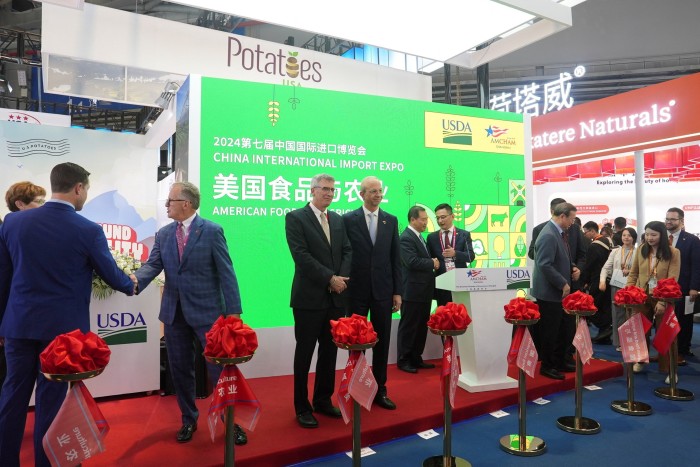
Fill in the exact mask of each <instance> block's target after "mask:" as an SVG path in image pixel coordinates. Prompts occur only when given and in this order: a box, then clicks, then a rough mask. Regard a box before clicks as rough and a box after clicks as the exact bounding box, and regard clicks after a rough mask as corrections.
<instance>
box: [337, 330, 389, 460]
mask: <svg viewBox="0 0 700 467" xmlns="http://www.w3.org/2000/svg"><path fill="white" fill-rule="evenodd" d="M377 342H379V341H378V340H375V341H374V342H369V343H367V344H344V343H342V342H335V341H334V343H335V345H336V347H338V348H339V349H344V350H348V351H349V354H348V362H350V361H353V362H357V360H358V359H359V356H360V353H362V352H363V351H365V350H367V349H371V348H372V347H374V346H375V345H377ZM360 416H361V415H360V403H359V402H357V401H356V400H355V399H354V398H353V399H352V465H353V467H359V466H360V465H362V425H361V420H360Z"/></svg>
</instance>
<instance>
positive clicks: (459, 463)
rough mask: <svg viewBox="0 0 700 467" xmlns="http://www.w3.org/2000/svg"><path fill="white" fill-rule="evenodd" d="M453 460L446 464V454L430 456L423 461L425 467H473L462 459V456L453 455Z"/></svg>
mask: <svg viewBox="0 0 700 467" xmlns="http://www.w3.org/2000/svg"><path fill="white" fill-rule="evenodd" d="M450 459H452V462H451V463H450V464H449V465H446V464H445V456H433V457H428V458H427V459H426V460H424V461H423V467H472V464H471V463H470V462H469V461H467V460H464V459H462V458H461V457H455V456H452V457H451V458H450Z"/></svg>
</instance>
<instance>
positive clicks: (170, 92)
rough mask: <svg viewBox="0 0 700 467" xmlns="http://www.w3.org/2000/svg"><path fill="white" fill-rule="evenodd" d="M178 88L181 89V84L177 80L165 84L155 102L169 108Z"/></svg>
mask: <svg viewBox="0 0 700 467" xmlns="http://www.w3.org/2000/svg"><path fill="white" fill-rule="evenodd" d="M178 89H180V85H179V84H177V83H176V82H175V81H168V83H167V84H166V85H165V89H163V92H161V93H160V96H159V97H158V99H156V101H155V104H156V105H157V106H158V107H160V108H162V109H166V108H168V106H169V105H170V101H171V100H173V97H175V94H177V90H178Z"/></svg>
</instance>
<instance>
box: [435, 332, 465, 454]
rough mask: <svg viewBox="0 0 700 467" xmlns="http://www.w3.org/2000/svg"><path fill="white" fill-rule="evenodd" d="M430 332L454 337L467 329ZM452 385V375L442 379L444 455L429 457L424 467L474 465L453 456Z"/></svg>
mask: <svg viewBox="0 0 700 467" xmlns="http://www.w3.org/2000/svg"><path fill="white" fill-rule="evenodd" d="M429 329H430V328H429ZM430 332H432V333H433V334H437V335H439V336H445V337H448V336H449V337H453V336H459V335H461V334H464V333H465V332H466V329H455V330H438V329H430ZM453 345H456V343H453ZM450 383H451V375H450V374H449V373H448V375H447V376H445V377H444V378H442V389H443V391H442V393H443V412H444V432H445V433H444V437H443V440H442V455H441V456H432V457H428V458H427V459H425V460H424V461H423V467H471V465H472V464H471V463H470V462H469V461H467V460H465V459H462V458H461V457H455V456H453V455H452V406H451V405H450Z"/></svg>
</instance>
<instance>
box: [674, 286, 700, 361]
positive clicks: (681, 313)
mask: <svg viewBox="0 0 700 467" xmlns="http://www.w3.org/2000/svg"><path fill="white" fill-rule="evenodd" d="M697 300H700V299H696V301H697ZM693 307H694V304H693ZM674 311H675V312H676V318H678V324H680V325H681V330H680V332H679V333H678V351H679V352H680V353H687V352H688V351H689V350H690V341H691V340H692V338H693V313H690V314H687V315H686V314H685V297H683V299H682V300H679V301H677V302H676V307H675V309H674ZM689 311H690V310H689Z"/></svg>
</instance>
